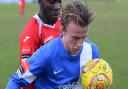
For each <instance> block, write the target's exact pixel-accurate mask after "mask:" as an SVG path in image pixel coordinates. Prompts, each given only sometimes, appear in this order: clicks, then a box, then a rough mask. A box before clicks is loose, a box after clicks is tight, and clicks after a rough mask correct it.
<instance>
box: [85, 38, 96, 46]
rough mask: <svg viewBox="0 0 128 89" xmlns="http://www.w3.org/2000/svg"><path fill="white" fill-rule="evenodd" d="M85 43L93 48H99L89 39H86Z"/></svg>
mask: <svg viewBox="0 0 128 89" xmlns="http://www.w3.org/2000/svg"><path fill="white" fill-rule="evenodd" d="M84 43H86V44H89V45H91V46H92V47H97V46H96V44H95V43H93V42H92V41H90V40H89V39H88V38H86V39H85V41H84Z"/></svg>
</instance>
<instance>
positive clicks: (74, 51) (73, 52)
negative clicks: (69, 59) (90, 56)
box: [72, 50, 80, 55]
mask: <svg viewBox="0 0 128 89" xmlns="http://www.w3.org/2000/svg"><path fill="white" fill-rule="evenodd" d="M79 52H80V50H72V54H74V55H76V54H78V53H79Z"/></svg>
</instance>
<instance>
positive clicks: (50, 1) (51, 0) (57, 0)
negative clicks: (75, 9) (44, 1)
mask: <svg viewBox="0 0 128 89" xmlns="http://www.w3.org/2000/svg"><path fill="white" fill-rule="evenodd" d="M48 2H49V3H50V4H54V3H55V2H58V3H61V0H48Z"/></svg>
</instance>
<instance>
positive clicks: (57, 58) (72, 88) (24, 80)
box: [6, 37, 99, 89]
mask: <svg viewBox="0 0 128 89" xmlns="http://www.w3.org/2000/svg"><path fill="white" fill-rule="evenodd" d="M96 58H99V51H98V49H97V47H96V46H95V45H94V44H93V43H91V42H90V41H89V40H87V39H86V40H85V41H84V43H83V48H82V49H81V51H80V52H79V53H78V54H77V55H75V56H74V55H70V54H69V53H68V52H67V50H66V49H65V48H64V46H63V44H62V37H59V38H56V39H54V40H52V41H51V42H49V43H48V44H47V45H45V46H42V47H40V48H39V49H38V50H37V51H36V52H35V53H34V54H33V55H32V57H30V58H29V59H28V61H26V63H24V65H26V67H25V68H22V67H21V68H19V69H18V71H17V72H16V73H15V74H14V75H13V76H12V77H11V78H10V81H9V83H8V85H7V88H6V89H20V88H19V87H20V86H27V85H28V84H30V83H31V82H33V81H35V83H34V84H35V89H81V88H82V86H81V83H80V75H81V69H82V67H83V66H84V65H85V64H86V63H87V62H88V61H89V60H92V59H96Z"/></svg>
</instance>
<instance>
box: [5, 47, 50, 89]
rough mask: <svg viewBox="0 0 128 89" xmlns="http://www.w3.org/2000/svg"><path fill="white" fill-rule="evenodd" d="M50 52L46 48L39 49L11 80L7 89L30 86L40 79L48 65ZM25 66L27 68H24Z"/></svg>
mask: <svg viewBox="0 0 128 89" xmlns="http://www.w3.org/2000/svg"><path fill="white" fill-rule="evenodd" d="M47 51H49V50H48V49H46V48H39V49H38V50H37V51H36V52H35V53H34V54H33V55H32V56H31V57H30V58H29V59H28V61H25V62H24V63H23V64H22V65H21V67H19V69H18V71H17V72H16V73H15V74H14V75H12V76H11V77H10V79H9V82H8V84H7V87H6V89H20V87H21V86H24V87H25V86H28V85H29V84H30V83H32V82H33V81H34V80H35V79H36V78H37V77H39V76H40V75H41V74H42V73H43V71H44V68H45V67H46V65H47V62H46V61H47V57H48V55H49V53H47ZM24 66H25V67H24Z"/></svg>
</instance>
